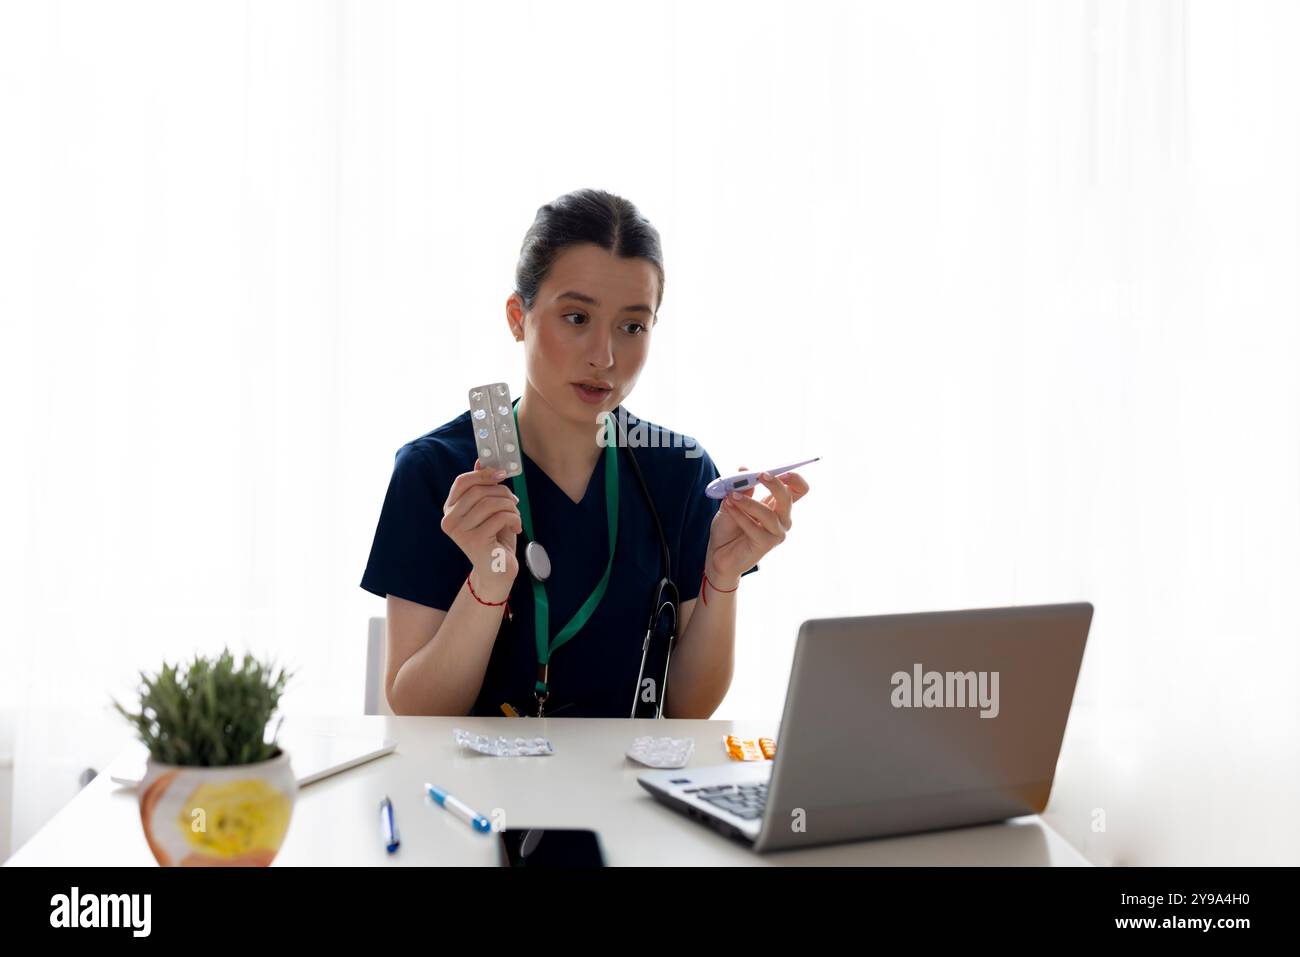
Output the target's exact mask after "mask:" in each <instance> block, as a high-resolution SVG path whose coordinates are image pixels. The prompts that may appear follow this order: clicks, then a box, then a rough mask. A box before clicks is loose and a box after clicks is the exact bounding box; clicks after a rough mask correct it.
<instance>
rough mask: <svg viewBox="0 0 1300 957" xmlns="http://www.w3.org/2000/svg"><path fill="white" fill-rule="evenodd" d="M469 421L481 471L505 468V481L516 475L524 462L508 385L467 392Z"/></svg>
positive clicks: (485, 387)
mask: <svg viewBox="0 0 1300 957" xmlns="http://www.w3.org/2000/svg"><path fill="white" fill-rule="evenodd" d="M469 421H470V425H472V426H473V427H474V439H475V443H474V444H475V447H476V448H477V449H478V461H479V465H481V466H482V467H483V468H485V469H505V471H506V476H507V477H508V478H509V477H513V476H515V475H518V474H519V473H520V471H521V470H522V469H523V467H524V463H523V459H521V458H520V457H519V456H520V452H519V436H518V435H516V434H515V417H514V409H513V406H512V405H511V402H510V386H508V385H506V384H505V383H504V382H493V383H490V384H488V385H480V386H477V387H475V388H473V389H470V390H469Z"/></svg>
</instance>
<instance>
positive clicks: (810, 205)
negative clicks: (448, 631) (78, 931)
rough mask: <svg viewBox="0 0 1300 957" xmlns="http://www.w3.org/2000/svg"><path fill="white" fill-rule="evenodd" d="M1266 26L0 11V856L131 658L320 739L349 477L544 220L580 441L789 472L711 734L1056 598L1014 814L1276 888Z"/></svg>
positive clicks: (1282, 98) (1272, 185)
mask: <svg viewBox="0 0 1300 957" xmlns="http://www.w3.org/2000/svg"><path fill="white" fill-rule="evenodd" d="M1298 41H1300V11H1298V10H1297V8H1296V6H1295V5H1294V4H1291V3H1285V2H1277V3H1257V2H1255V3H1229V2H1214V3H1211V2H1146V3H1137V2H1133V3H1120V2H1100V0H1086V2H1039V0H1022V2H1007V3H993V2H983V3H978V4H976V3H966V2H952V3H933V2H926V3H917V2H909V3H874V4H869V3H825V2H822V3H816V2H810V0H801V2H799V3H797V4H796V3H762V2H744V3H725V4H724V3H689V4H687V3H662V4H660V3H642V4H630V3H619V4H613V3H600V2H590V3H564V2H557V0H547V2H545V3H490V4H488V3H482V4H470V3H463V4H451V3H446V4H443V3H382V2H373V0H372V2H367V3H365V4H362V3H359V2H351V3H346V2H333V3H326V2H302V3H279V2H255V3H247V4H242V5H241V4H234V3H218V2H213V3H192V2H156V3H124V2H116V3H97V2H81V3H66V2H65V3H37V2H4V3H0V138H2V143H0V147H2V148H0V322H2V323H3V338H2V339H0V410H2V414H3V416H4V422H3V427H4V428H3V433H2V435H0V442H2V445H0V448H2V449H3V451H2V453H0V454H3V468H0V523H2V526H0V527H2V528H3V534H2V535H0V635H2V636H3V638H2V639H0V640H2V642H3V644H2V645H0V656H2V657H0V707H2V708H3V709H4V713H5V714H6V715H7V717H6V718H4V719H3V720H4V721H7V722H8V724H9V726H10V727H11V728H12V727H17V728H18V729H19V730H18V733H17V735H16V740H17V742H18V743H17V744H16V745H14V746H13V747H12V748H11V751H12V752H13V753H14V754H15V755H16V758H15V768H14V778H15V780H16V782H17V784H18V793H17V795H16V803H15V805H14V807H15V811H14V821H13V828H14V838H15V841H16V842H21V840H23V839H24V837H25V836H26V833H28V832H29V831H30V828H31V827H34V826H36V825H37V824H39V821H40V819H43V816H48V814H49V813H52V811H53V810H54V807H57V802H56V801H53V802H52V799H51V798H50V797H49V795H48V794H47V795H38V794H37V787H38V785H37V784H36V781H37V778H38V777H39V778H42V779H43V780H44V782H45V783H44V785H43V786H45V787H46V788H50V787H53V788H54V789H55V790H56V791H59V792H60V796H61V797H62V798H66V796H69V795H70V794H71V793H72V791H73V790H75V782H74V781H73V780H72V778H73V777H75V775H73V774H72V772H71V771H68V773H67V774H66V775H65V776H64V778H59V779H58V781H59V783H56V784H50V783H49V781H50V780H53V777H52V776H51V775H45V774H41V775H38V774H37V773H36V770H37V769H38V768H40V767H41V766H42V764H41V762H46V763H50V762H53V763H55V764H57V763H58V762H60V761H62V762H65V763H66V764H67V765H68V767H70V768H75V767H78V766H84V765H85V764H87V763H89V762H90V761H91V757H90V756H89V753H90V752H91V751H93V750H94V748H93V747H92V744H91V741H92V739H96V738H97V736H103V735H107V736H108V737H110V738H113V739H114V740H116V737H115V736H117V735H124V734H125V728H124V726H123V727H121V728H119V727H117V725H118V724H121V722H120V719H117V718H114V717H113V716H111V715H110V714H108V713H107V712H106V711H105V710H104V705H106V704H107V702H108V699H109V696H110V695H118V696H125V695H127V694H129V693H130V692H131V690H132V689H133V687H134V685H135V677H136V672H137V671H138V670H139V669H142V668H143V669H148V670H153V669H154V668H156V666H157V664H158V663H159V662H160V660H161V659H162V658H163V657H167V658H168V659H169V660H175V659H177V658H180V657H184V656H189V655H191V654H192V653H194V652H196V651H203V652H212V651H216V650H218V649H220V648H221V647H222V646H223V645H227V644H229V645H230V646H231V647H232V648H234V649H236V650H237V651H239V650H243V649H250V650H253V651H254V652H257V653H259V654H264V655H273V656H275V657H277V658H278V659H279V660H282V661H284V662H285V663H287V664H289V665H291V666H292V667H296V668H298V669H299V670H298V674H297V676H296V677H295V679H294V681H293V683H292V685H291V691H290V693H289V694H288V696H287V697H286V700H285V706H286V709H287V710H289V711H291V712H299V713H306V712H312V713H324V712H356V711H359V710H360V709H361V705H362V682H363V670H364V635H365V627H366V619H367V618H368V617H369V616H370V615H375V614H382V609H383V604H382V602H381V601H380V600H379V599H377V598H374V597H373V596H370V595H368V594H367V593H365V592H363V591H362V590H361V589H360V588H359V587H358V584H357V583H358V581H359V580H360V577H361V572H362V570H363V568H364V565H365V561H366V557H367V554H368V550H369V547H370V541H371V537H372V535H373V532H374V527H375V521H376V519H377V517H378V513H379V506H380V503H381V501H382V496H383V493H384V490H385V488H386V485H387V481H388V477H389V473H390V470H391V468H392V459H393V454H394V452H395V451H396V450H397V448H398V447H399V446H400V445H402V444H403V443H404V442H406V441H408V440H409V439H411V438H414V437H415V436H417V435H419V434H421V433H423V432H425V431H427V430H428V429H430V428H433V427H434V426H437V425H439V424H441V423H443V422H445V421H447V420H448V419H451V418H453V417H454V416H455V415H457V414H458V413H459V412H460V411H461V410H462V409H463V408H464V396H465V391H466V389H467V388H468V387H469V386H470V385H473V384H477V383H479V382H484V381H490V380H493V379H498V378H506V379H508V380H509V381H510V382H511V385H512V390H513V391H514V392H515V393H516V394H518V392H519V390H520V388H521V387H522V374H523V357H522V352H521V351H520V347H519V346H518V345H517V344H516V343H515V342H514V341H513V340H512V338H511V337H510V335H509V334H508V332H507V329H506V325H505V316H504V304H505V300H506V297H507V296H508V295H509V293H510V291H511V289H512V283H513V268H514V263H515V258H516V256H517V254H518V249H519V242H520V240H521V239H522V237H523V234H524V231H525V230H526V229H527V227H528V225H529V224H530V223H531V221H532V217H533V214H534V212H535V211H536V209H537V207H538V206H540V205H541V204H543V203H545V202H547V201H549V200H551V199H553V198H554V197H556V196H558V195H560V194H561V193H564V192H567V191H569V190H571V189H575V188H578V187H582V186H593V187H598V188H604V189H609V190H611V191H613V192H616V193H619V194H621V195H624V196H626V197H628V198H629V199H631V200H632V201H633V202H635V203H636V204H637V205H638V206H639V207H640V208H641V210H642V211H643V212H644V213H645V215H647V216H648V217H649V218H650V220H651V221H652V222H653V223H655V225H656V226H657V227H658V228H659V230H660V232H661V234H662V237H663V241H664V249H665V255H666V267H667V284H666V298H665V300H664V303H663V307H662V309H661V311H660V323H659V326H658V327H657V329H656V331H655V340H654V343H653V349H652V354H651V358H650V362H649V365H648V367H647V369H646V371H645V373H644V374H643V376H642V379H641V382H640V384H639V386H638V388H637V390H636V392H635V393H634V394H633V395H632V397H631V398H630V399H629V400H628V401H627V406H628V408H629V409H631V410H632V411H633V412H636V413H637V414H640V415H644V416H646V417H647V418H649V419H651V420H653V421H657V422H660V423H662V424H664V425H666V426H668V427H670V428H673V429H676V430H679V431H682V432H685V433H687V434H689V435H692V436H695V437H696V438H698V439H699V441H700V442H701V443H702V444H703V445H704V447H705V448H706V449H707V450H708V451H709V452H710V454H711V455H712V456H713V457H714V459H715V460H716V461H717V462H718V464H719V467H721V468H723V469H724V470H725V469H729V468H732V467H734V466H738V465H739V464H740V463H742V462H743V463H746V464H748V465H750V466H756V465H759V466H761V465H768V464H774V463H777V462H783V461H793V460H795V459H798V458H804V457H808V456H811V455H822V456H824V460H823V461H822V462H819V463H817V464H815V465H813V466H810V467H809V468H808V469H807V470H805V473H804V474H805V475H806V476H807V478H808V479H809V481H810V482H811V484H812V491H811V493H810V495H809V496H808V498H807V499H805V500H804V501H803V502H800V503H799V505H798V506H797V507H796V510H795V519H796V521H795V527H794V529H793V531H792V532H791V535H790V537H789V539H788V540H787V541H786V543H785V544H783V545H782V546H781V547H780V548H779V549H778V550H777V551H775V552H773V553H772V554H771V555H770V556H769V557H768V558H767V559H765V560H764V561H763V563H762V565H763V569H762V571H761V572H760V573H759V574H757V575H755V576H752V577H751V578H747V579H746V580H745V581H744V583H743V585H742V588H741V593H740V605H739V608H740V611H739V628H738V631H739V637H738V651H737V666H736V674H735V680H734V682H733V684H732V689H731V693H730V694H729V695H728V697H727V699H726V700H725V701H724V703H723V705H722V706H721V708H720V709H719V711H718V712H717V716H718V717H737V716H755V717H762V716H771V717H773V718H775V716H776V715H777V714H778V713H779V711H780V708H781V705H782V701H783V695H784V689H785V685H786V680H787V677H788V673H789V661H790V654H791V651H792V646H793V640H794V635H795V632H796V630H797V627H798V625H799V623H800V622H801V621H803V620H804V619H805V618H809V617H818V616H826V615H840V614H871V613H883V612H897V611H915V610H929V609H947V608H963V607H982V606H994V605H1011V604H1030V603H1038V602H1058V601H1073V600H1086V601H1091V602H1093V604H1094V605H1095V606H1096V609H1097V610H1096V617H1095V619H1094V622H1093V629H1092V634H1091V636H1090V640H1089V645H1088V650H1087V654H1086V657H1085V663H1084V670H1083V674H1082V676H1081V682H1080V686H1079V689H1078V694H1077V697H1076V707H1075V712H1074V714H1073V716H1072V719H1071V726H1070V730H1069V732H1068V734H1067V739H1066V744H1065V749H1064V751H1063V755H1062V761H1061V769H1060V774H1059V776H1058V782H1057V788H1056V792H1055V794H1054V797H1053V808H1052V811H1053V813H1052V815H1051V816H1049V817H1050V819H1052V820H1053V823H1055V824H1056V825H1057V826H1058V827H1060V828H1061V829H1062V831H1063V832H1064V833H1066V835H1067V836H1068V837H1070V838H1071V839H1072V840H1074V841H1076V842H1077V843H1078V844H1079V846H1080V847H1081V848H1083V849H1084V851H1085V853H1088V854H1089V856H1091V857H1092V858H1093V859H1094V860H1096V861H1098V862H1101V863H1111V862H1113V863H1236V862H1247V863H1263V862H1272V863H1281V862H1287V863H1296V862H1297V861H1298V860H1300V853H1298V848H1300V830H1298V826H1297V824H1296V823H1295V821H1294V818H1293V814H1292V812H1293V811H1294V808H1295V806H1296V804H1297V799H1298V797H1300V784H1298V779H1297V770H1296V768H1297V766H1298V765H1300V704H1298V703H1297V701H1298V700H1300V699H1298V698H1297V695H1296V692H1295V680H1296V679H1295V676H1296V674H1297V665H1300V652H1298V651H1297V647H1298V642H1297V639H1298V638H1300V628H1298V627H1297V625H1298V624H1300V622H1298V618H1300V613H1298V612H1297V606H1296V602H1295V600H1294V599H1295V595H1296V583H1297V581H1298V580H1300V544H1297V542H1298V541H1300V539H1298V537H1297V536H1298V533H1300V387H1298V385H1297V382H1298V378H1297V372H1296V370H1297V366H1298V364H1300V267H1298V264H1300V173H1298V172H1297V171H1298V170H1300V58H1297V57H1296V52H1295V51H1296V49H1297V48H1298V47H1300V42H1298ZM55 712H58V713H74V714H82V713H84V714H87V715H90V717H89V718H87V719H84V720H76V719H73V720H68V721H53V722H52V721H51V720H48V719H47V718H46V717H43V716H45V715H48V714H49V713H55ZM50 728H57V729H58V730H57V731H56V732H51V731H49V730H48V729H50ZM23 729H26V730H25V732H24V730H23ZM42 729H44V730H42ZM24 733H25V734H26V737H24ZM33 736H34V737H33ZM24 740H26V741H28V742H29V745H28V746H27V750H24V745H23V744H22V742H23V741H24ZM33 740H34V741H36V742H37V743H36V744H35V745H32V744H30V742H32V741H33ZM2 750H3V749H2V748H0V752H2ZM96 759H97V758H96ZM25 760H26V761H28V762H30V764H29V765H28V766H27V771H26V772H25V771H24V761H25ZM60 767H62V766H60ZM0 773H3V769H2V768H0ZM60 773H62V771H61V772H60ZM55 777H57V776H55ZM24 782H26V783H24ZM65 782H66V783H65ZM60 789H62V790H61V791H60ZM64 791H66V793H62V792H64ZM25 801H26V804H24V802H25ZM51 803H54V806H53V807H51V806H50V804H51ZM24 807H26V808H27V810H24ZM1098 810H1100V811H1101V812H1102V814H1103V819H1104V824H1105V830H1104V831H1103V830H1099V829H1097V821H1098V820H1099V818H1098V815H1097V811H1098ZM0 823H2V822H0ZM0 840H3V838H0ZM2 849H3V845H2V844H0V850H2Z"/></svg>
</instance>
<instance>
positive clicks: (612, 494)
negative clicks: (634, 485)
mask: <svg viewBox="0 0 1300 957" xmlns="http://www.w3.org/2000/svg"><path fill="white" fill-rule="evenodd" d="M518 406H519V403H518V402H516V403H515V408H514V410H513V411H514V417H515V435H517V436H519V450H520V452H522V451H523V436H522V435H521V434H520V432H519V411H518ZM510 481H511V483H512V484H513V486H514V490H515V494H516V495H518V496H519V517H520V519H521V520H522V523H523V526H524V533H525V534H526V535H527V536H528V540H529V541H530V542H531V541H533V540H534V539H533V513H532V510H531V509H530V508H529V507H528V483H527V482H526V481H525V480H524V473H523V471H522V470H520V472H519V474H518V475H516V476H515V477H514V478H512V479H511V480H510ZM605 524H606V525H607V526H608V527H609V561H608V562H606V563H605V574H604V575H602V576H601V577H600V582H599V583H598V584H597V585H596V589H595V591H593V592H592V593H591V595H590V596H588V598H587V600H586V601H584V602H583V603H582V607H581V608H579V609H578V610H577V612H576V613H575V614H574V616H573V617H572V618H570V619H569V623H568V624H567V625H565V626H564V627H563V628H561V629H560V631H559V633H558V634H557V635H556V636H555V638H554V639H553V640H548V639H550V624H551V623H550V606H549V605H547V603H546V586H545V585H543V584H542V583H541V582H539V581H538V580H537V579H536V578H533V576H532V574H531V572H530V573H529V576H528V577H529V578H530V579H531V580H532V583H533V624H534V626H535V630H536V632H537V683H536V684H535V685H534V686H533V691H534V693H535V694H536V696H537V705H538V708H537V710H538V715H539V716H540V714H541V711H542V703H543V702H544V701H545V700H546V698H547V697H548V694H549V693H548V691H547V678H548V675H549V671H550V661H551V655H553V654H555V649H556V648H558V647H560V645H562V644H564V643H565V642H566V641H568V640H569V639H570V638H572V637H573V636H574V635H575V634H577V633H578V631H579V629H581V628H582V626H583V625H585V624H586V623H587V620H588V619H589V618H591V616H592V614H593V613H594V612H595V610H596V606H597V605H599V604H600V600H601V599H602V598H603V597H604V596H605V588H606V586H608V585H609V573H610V570H611V569H612V568H613V567H614V543H615V542H616V541H617V539H618V448H617V443H616V442H615V440H614V420H613V417H612V416H610V415H609V413H606V414H605Z"/></svg>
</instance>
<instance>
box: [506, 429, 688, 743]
mask: <svg viewBox="0 0 1300 957" xmlns="http://www.w3.org/2000/svg"><path fill="white" fill-rule="evenodd" d="M608 414H609V416H610V419H611V420H612V421H613V422H614V424H615V428H616V429H617V433H618V435H617V440H616V446H617V447H616V449H615V452H614V454H615V456H617V454H618V450H619V449H622V450H623V451H625V452H626V453H627V459H628V461H629V462H630V463H631V464H632V474H633V475H635V476H636V480H637V485H639V486H640V488H641V494H642V496H643V497H644V498H645V501H646V505H647V506H648V508H649V509H650V517H651V519H652V520H653V521H654V526H655V534H656V535H657V536H658V538H659V560H660V563H661V566H662V568H663V571H664V574H663V577H662V578H660V579H659V582H658V584H656V586H655V593H654V598H653V601H652V602H651V604H650V614H649V620H648V621H647V623H646V629H645V637H644V638H643V639H642V642H641V667H640V669H639V670H638V672H637V679H636V686H635V687H634V688H633V694H632V707H631V710H630V713H629V715H628V716H629V717H632V718H661V717H663V702H664V699H665V697H666V693H667V690H668V664H669V661H670V660H671V658H672V652H673V647H674V646H675V645H676V642H677V623H678V609H679V608H680V607H681V596H680V594H679V593H678V591H677V585H676V584H675V583H674V582H673V577H672V557H671V554H670V552H669V549H668V538H667V536H666V535H664V529H663V523H662V522H660V520H659V512H658V510H657V509H656V508H655V504H654V499H653V498H652V497H651V495H650V488H649V486H647V485H646V481H645V476H644V475H642V474H641V466H640V465H639V464H638V463H637V460H636V456H635V455H634V454H633V452H632V448H631V446H630V445H628V442H627V433H626V431H625V429H624V423H623V421H622V417H621V416H616V415H615V413H613V412H611V413H608ZM522 438H523V437H522V436H520V439H521V440H522ZM525 499H526V493H525ZM615 545H616V543H614V542H612V543H611V547H614V546H615ZM516 547H517V550H519V551H522V558H521V564H522V565H523V566H524V568H526V569H527V570H528V575H529V577H530V578H531V579H532V582H533V592H534V595H537V594H539V591H540V593H541V594H542V595H543V596H544V594H545V592H544V588H545V582H546V581H547V579H549V578H550V577H551V573H552V571H553V567H552V565H551V558H550V556H549V555H548V554H547V552H546V549H545V548H544V547H543V546H542V544H541V543H540V542H537V541H533V540H532V539H530V538H529V536H528V534H527V532H525V533H523V534H520V535H519V537H518V540H517V546H516ZM611 564H612V563H611ZM534 615H536V609H534ZM511 627H513V624H512V625H511ZM548 637H549V636H548ZM549 664H550V663H549V655H548V661H547V662H546V664H542V663H540V662H539V664H538V682H537V686H536V688H535V689H534V697H535V698H536V700H537V716H538V717H544V716H545V704H546V699H547V698H548V697H549V695H550V691H549V684H548V678H549Z"/></svg>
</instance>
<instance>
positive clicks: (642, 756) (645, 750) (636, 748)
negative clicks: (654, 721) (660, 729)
mask: <svg viewBox="0 0 1300 957" xmlns="http://www.w3.org/2000/svg"><path fill="white" fill-rule="evenodd" d="M694 750H695V739H694V738H656V737H652V736H650V735H644V736H642V737H639V738H634V739H633V741H632V747H630V748H628V749H627V756H628V757H629V758H631V759H632V760H633V761H639V762H640V763H641V764H644V765H645V766H646V767H648V768H684V767H686V762H687V761H689V760H690V759H691V752H692V751H694Z"/></svg>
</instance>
